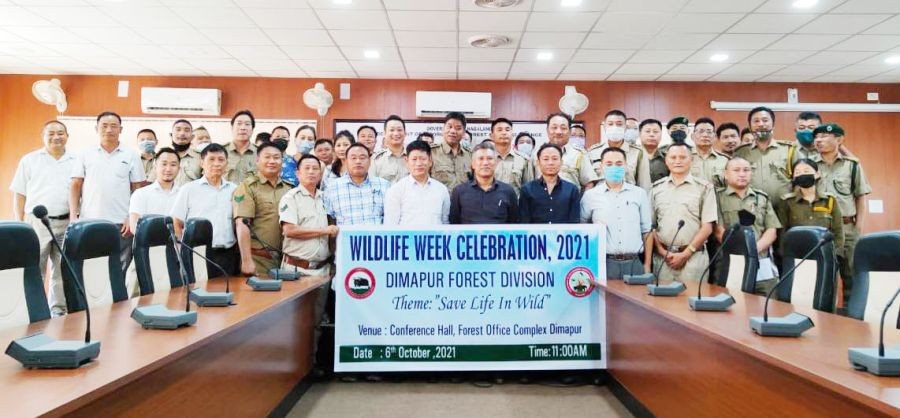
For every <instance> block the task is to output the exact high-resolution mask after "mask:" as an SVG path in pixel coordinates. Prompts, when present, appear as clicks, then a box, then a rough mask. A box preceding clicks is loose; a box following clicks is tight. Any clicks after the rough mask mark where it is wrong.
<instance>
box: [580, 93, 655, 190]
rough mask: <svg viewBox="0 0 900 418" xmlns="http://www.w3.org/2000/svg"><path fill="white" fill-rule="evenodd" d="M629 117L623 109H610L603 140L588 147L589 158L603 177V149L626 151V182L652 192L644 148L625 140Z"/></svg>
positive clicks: (648, 164) (607, 114) (605, 120)
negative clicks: (613, 148) (601, 159)
mask: <svg viewBox="0 0 900 418" xmlns="http://www.w3.org/2000/svg"><path fill="white" fill-rule="evenodd" d="M626 123H627V117H626V116H625V113H624V112H622V111H621V110H615V109H613V110H610V111H609V112H607V113H606V117H605V118H604V119H603V140H601V141H600V143H598V144H594V145H593V146H592V147H590V148H588V158H589V159H590V160H591V166H592V167H594V172H596V173H597V177H600V178H601V179H602V178H603V163H602V162H601V161H600V155H601V154H603V150H605V149H607V148H610V147H615V148H620V149H622V150H623V151H625V155H626V157H625V160H626V162H627V170H626V173H625V182H626V183H629V184H634V185H636V186H638V187H640V188H642V189H644V190H646V191H647V192H648V193H649V192H650V190H651V188H652V185H653V182H652V181H651V180H650V161H649V160H647V158H645V156H644V150H643V149H641V147H638V146H636V145H631V144H629V143H627V142H625V130H626Z"/></svg>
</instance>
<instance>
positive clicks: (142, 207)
mask: <svg viewBox="0 0 900 418" xmlns="http://www.w3.org/2000/svg"><path fill="white" fill-rule="evenodd" d="M153 161H154V163H153V170H154V174H155V178H156V181H154V182H153V183H150V185H149V186H146V187H142V188H140V189H138V190H136V191H135V192H134V194H133V195H131V204H130V205H129V207H128V216H129V223H130V224H131V230H132V231H135V230H137V221H138V219H140V217H141V216H144V215H168V214H169V212H170V211H171V210H172V206H173V205H174V204H175V197H176V196H177V195H178V189H179V188H178V186H176V185H175V177H177V176H178V171H179V170H180V165H179V164H180V161H181V160H180V159H179V158H178V153H177V152H176V151H175V150H174V149H172V148H161V149H160V150H159V152H157V153H156V155H155V156H154V157H153Z"/></svg>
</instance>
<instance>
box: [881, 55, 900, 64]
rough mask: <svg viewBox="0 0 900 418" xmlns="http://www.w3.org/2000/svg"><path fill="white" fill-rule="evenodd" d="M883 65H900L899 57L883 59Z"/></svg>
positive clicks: (893, 56)
mask: <svg viewBox="0 0 900 418" xmlns="http://www.w3.org/2000/svg"><path fill="white" fill-rule="evenodd" d="M884 62H885V64H900V55H891V56H889V57H887V58H885V59H884Z"/></svg>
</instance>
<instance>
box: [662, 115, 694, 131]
mask: <svg viewBox="0 0 900 418" xmlns="http://www.w3.org/2000/svg"><path fill="white" fill-rule="evenodd" d="M690 124H691V121H690V120H688V118H686V117H684V116H676V117H674V118H672V120H670V121H669V123H667V124H666V129H669V128H671V127H672V125H690Z"/></svg>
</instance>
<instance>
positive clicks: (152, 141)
mask: <svg viewBox="0 0 900 418" xmlns="http://www.w3.org/2000/svg"><path fill="white" fill-rule="evenodd" d="M158 143H159V140H157V139H156V132H154V131H153V129H141V130H140V131H139V132H138V134H137V144H138V151H140V153H141V163H142V164H143V165H144V173H146V174H147V181H146V182H144V185H147V184H150V183H153V182H154V181H155V180H156V170H154V169H153V163H154V162H155V161H156V144H158Z"/></svg>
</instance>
